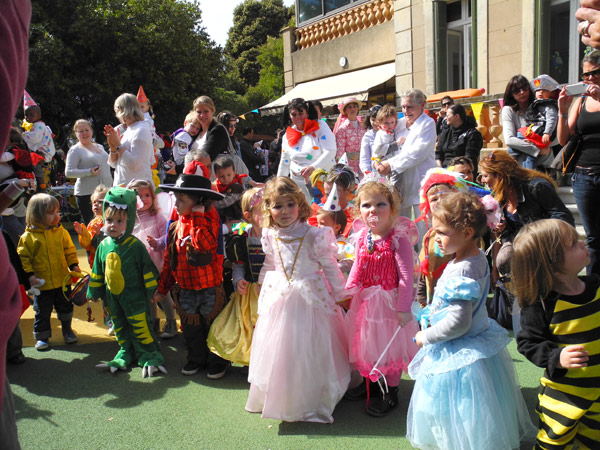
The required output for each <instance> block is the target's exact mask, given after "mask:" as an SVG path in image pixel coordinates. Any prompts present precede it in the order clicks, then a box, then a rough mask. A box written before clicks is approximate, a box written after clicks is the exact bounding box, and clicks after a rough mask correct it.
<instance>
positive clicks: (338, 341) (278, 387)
mask: <svg viewBox="0 0 600 450" xmlns="http://www.w3.org/2000/svg"><path fill="white" fill-rule="evenodd" d="M262 244H263V250H264V251H265V262H264V265H263V268H262V270H261V274H260V282H261V283H262V288H261V292H260V297H259V298H258V321H257V322H256V328H255V329H254V336H253V338H252V353H251V355H250V368H249V373H248V381H249V382H250V384H251V385H250V393H249V395H248V401H247V403H246V409H247V410H248V411H250V412H261V413H262V417H264V418H270V419H278V420H284V421H287V422H296V421H307V422H325V423H331V422H333V417H332V413H333V410H334V408H335V406H336V405H337V403H338V402H339V401H340V399H341V398H342V396H343V395H344V393H345V392H346V389H347V388H348V383H349V382H350V364H349V362H348V350H347V348H348V344H347V340H346V334H345V329H344V321H343V317H342V312H341V309H340V308H339V306H337V304H336V301H342V300H344V297H345V295H344V284H345V282H344V278H343V276H342V274H341V272H340V270H339V268H338V266H337V261H336V258H335V255H336V251H337V248H336V242H335V236H334V235H333V231H332V230H331V229H329V228H323V229H321V228H315V227H311V226H309V225H307V224H305V223H302V222H296V223H295V224H293V225H291V226H290V227H288V228H277V229H270V228H268V229H263V237H262ZM328 285H329V286H331V291H333V297H332V294H330V290H329V288H328ZM334 298H335V301H334Z"/></svg>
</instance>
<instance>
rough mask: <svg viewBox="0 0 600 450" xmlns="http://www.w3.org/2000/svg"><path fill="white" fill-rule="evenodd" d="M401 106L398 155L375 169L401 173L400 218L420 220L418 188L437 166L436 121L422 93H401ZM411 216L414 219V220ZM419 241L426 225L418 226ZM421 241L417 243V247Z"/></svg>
mask: <svg viewBox="0 0 600 450" xmlns="http://www.w3.org/2000/svg"><path fill="white" fill-rule="evenodd" d="M400 102H401V103H400V104H401V105H402V112H403V113H404V117H402V118H401V119H400V120H399V121H398V125H397V126H396V136H399V135H405V136H406V140H405V141H404V145H403V146H402V149H401V150H400V152H399V153H398V154H397V155H396V156H394V157H392V158H390V159H388V160H387V161H382V162H381V164H377V163H374V164H373V166H374V168H375V169H376V170H377V171H378V172H379V173H381V174H382V175H387V174H388V173H390V172H391V171H395V172H396V173H397V174H402V182H401V183H400V185H401V187H400V186H399V187H400V194H401V195H402V206H401V207H400V215H401V216H404V217H408V218H410V219H413V220H414V219H416V218H417V217H419V215H420V212H419V186H420V185H421V180H422V179H423V177H424V176H425V173H426V172H427V171H428V170H429V169H431V168H432V167H435V166H436V163H435V142H436V139H437V133H436V128H435V121H434V120H433V119H432V118H431V117H429V116H428V115H427V114H425V112H424V111H425V94H424V93H423V92H422V91H420V90H419V89H411V90H409V91H407V92H405V93H404V94H402V97H401V100H400ZM413 215H414V217H413ZM417 227H418V228H419V234H420V236H421V238H422V237H423V235H424V234H425V231H426V230H425V224H424V223H423V222H422V221H421V222H419V223H418V224H417ZM420 242H421V239H420V240H419V245H420Z"/></svg>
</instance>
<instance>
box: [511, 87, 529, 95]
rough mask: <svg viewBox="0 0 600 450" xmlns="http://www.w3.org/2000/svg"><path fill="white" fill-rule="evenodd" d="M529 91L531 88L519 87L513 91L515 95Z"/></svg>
mask: <svg viewBox="0 0 600 450" xmlns="http://www.w3.org/2000/svg"><path fill="white" fill-rule="evenodd" d="M527 91H529V86H517V87H514V88H513V89H512V93H513V94H520V93H521V92H527Z"/></svg>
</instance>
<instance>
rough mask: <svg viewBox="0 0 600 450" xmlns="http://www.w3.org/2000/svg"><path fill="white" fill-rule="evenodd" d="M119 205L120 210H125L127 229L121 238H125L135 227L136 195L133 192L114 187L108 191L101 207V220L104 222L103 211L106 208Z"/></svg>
mask: <svg viewBox="0 0 600 450" xmlns="http://www.w3.org/2000/svg"><path fill="white" fill-rule="evenodd" d="M121 205H123V206H122V209H127V228H126V229H125V234H124V235H123V238H125V237H127V236H129V235H131V233H132V232H133V227H134V225H135V214H136V211H137V194H136V192H135V191H132V190H131V189H125V188H123V187H120V186H117V187H114V188H112V189H111V190H110V191H108V192H107V194H106V197H104V204H103V205H102V220H105V218H104V211H105V210H106V207H107V206H117V207H121Z"/></svg>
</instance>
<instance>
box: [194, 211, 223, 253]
mask: <svg viewBox="0 0 600 450" xmlns="http://www.w3.org/2000/svg"><path fill="white" fill-rule="evenodd" d="M213 211H214V214H213V213H212V212H213ZM192 221H193V225H192V231H191V233H190V238H191V244H192V247H193V248H194V249H195V250H198V251H201V252H212V253H214V252H216V251H217V244H218V242H217V239H218V236H219V216H218V215H217V213H216V211H215V210H214V208H212V207H211V209H210V210H208V211H205V212H203V213H200V212H193V213H192Z"/></svg>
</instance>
